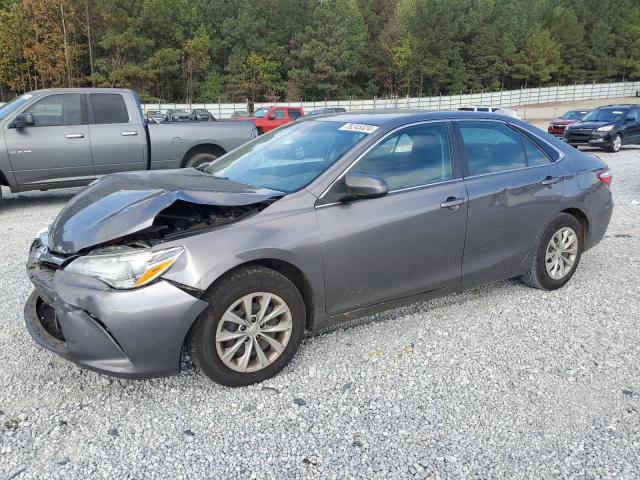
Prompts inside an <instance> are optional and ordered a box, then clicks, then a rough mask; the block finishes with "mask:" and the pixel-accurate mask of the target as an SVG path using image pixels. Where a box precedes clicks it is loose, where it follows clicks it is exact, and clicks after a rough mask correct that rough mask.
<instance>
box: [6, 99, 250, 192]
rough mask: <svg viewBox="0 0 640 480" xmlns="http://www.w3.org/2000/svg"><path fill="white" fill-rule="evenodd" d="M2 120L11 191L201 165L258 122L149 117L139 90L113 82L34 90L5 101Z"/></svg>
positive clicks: (239, 141) (247, 137) (242, 140)
mask: <svg viewBox="0 0 640 480" xmlns="http://www.w3.org/2000/svg"><path fill="white" fill-rule="evenodd" d="M0 126H1V133H0V135H1V138H0V143H1V144H0V185H6V186H8V187H9V188H10V189H11V191H12V192H21V191H25V190H47V189H51V188H64V187H75V186H81V185H86V184H88V183H90V182H91V181H93V179H95V178H96V177H99V176H101V175H105V174H108V173H114V172H124V171H131V170H158V169H166V168H182V167H196V166H198V165H200V164H202V163H205V162H210V161H212V160H214V159H215V158H217V157H218V156H220V155H223V154H224V153H226V152H228V151H229V150H232V149H234V148H236V147H238V146H240V145H242V144H243V143H245V142H247V141H248V140H250V139H252V138H254V137H255V136H256V135H257V130H256V127H255V124H254V123H253V122H215V123H214V122H211V123H209V122H207V123H204V122H200V123H163V124H155V123H151V124H147V122H146V120H145V117H144V114H143V113H142V108H141V107H140V102H139V101H138V97H137V95H136V93H135V92H134V91H132V90H126V89H114V88H77V89H76V88H61V89H50V90H37V91H33V92H30V93H27V94H25V95H22V96H20V97H17V98H15V99H13V100H12V101H10V102H9V103H7V104H5V105H3V106H2V107H0ZM0 195H1V193H0Z"/></svg>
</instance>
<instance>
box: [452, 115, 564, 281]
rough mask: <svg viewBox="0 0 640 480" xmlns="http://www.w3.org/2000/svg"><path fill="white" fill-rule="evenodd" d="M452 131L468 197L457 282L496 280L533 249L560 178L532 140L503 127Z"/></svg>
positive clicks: (465, 124)
mask: <svg viewBox="0 0 640 480" xmlns="http://www.w3.org/2000/svg"><path fill="white" fill-rule="evenodd" d="M454 125H455V126H456V130H457V133H458V135H459V138H460V141H461V144H462V145H463V147H464V158H465V162H464V165H463V168H464V177H465V183H466V186H467V191H468V194H469V212H468V213H469V218H468V221H467V235H466V240H465V252H464V260H463V262H462V281H463V282H470V281H476V280H482V279H490V278H496V277H500V276H502V275H504V274H508V272H510V271H512V270H514V269H516V268H517V267H519V266H520V264H521V263H522V262H523V261H524V259H525V258H526V256H527V254H528V253H529V251H530V250H531V248H532V247H533V245H535V242H536V240H537V238H538V235H539V234H540V232H541V231H542V228H543V227H544V225H545V224H546V223H547V222H548V221H549V220H550V218H551V216H552V215H553V214H554V212H555V210H556V207H557V204H558V202H559V201H560V200H561V198H562V189H563V181H564V177H563V174H562V172H561V168H560V167H559V165H558V164H557V163H555V162H554V161H552V158H551V157H550V156H549V155H548V154H547V153H546V152H545V151H544V150H543V149H542V148H541V147H540V146H539V145H538V144H537V143H536V141H534V140H533V138H534V137H533V136H529V135H526V134H524V133H523V132H522V131H520V130H519V129H515V128H512V127H511V126H509V125H508V124H507V123H504V122H498V121H486V120H482V121H456V122H454ZM538 141H539V140H538Z"/></svg>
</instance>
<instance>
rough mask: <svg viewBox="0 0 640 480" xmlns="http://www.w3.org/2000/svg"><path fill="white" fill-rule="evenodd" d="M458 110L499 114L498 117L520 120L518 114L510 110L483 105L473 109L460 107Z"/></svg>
mask: <svg viewBox="0 0 640 480" xmlns="http://www.w3.org/2000/svg"><path fill="white" fill-rule="evenodd" d="M458 110H461V111H464V112H484V113H500V115H506V116H508V117H513V118H520V117H518V112H516V111H515V110H513V109H512V108H506V107H489V106H485V105H478V106H475V107H460V108H458Z"/></svg>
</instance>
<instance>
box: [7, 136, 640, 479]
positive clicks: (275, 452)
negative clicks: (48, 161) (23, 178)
mask: <svg viewBox="0 0 640 480" xmlns="http://www.w3.org/2000/svg"><path fill="white" fill-rule="evenodd" d="M598 154H599V155H601V156H602V158H604V159H605V160H606V161H607V162H609V164H610V166H611V167H612V168H613V169H614V171H615V177H614V187H613V190H614V195H615V203H616V209H615V212H614V216H613V219H612V223H611V225H610V227H609V231H608V233H607V236H606V238H605V239H604V240H603V241H602V243H601V244H600V245H598V246H597V247H595V248H594V249H593V250H591V251H590V252H588V253H587V254H586V255H585V256H584V257H583V259H582V262H581V264H580V266H579V268H578V271H577V273H576V275H575V276H574V278H573V279H572V281H571V282H570V283H569V284H568V286H566V287H565V288H563V289H561V290H559V291H555V292H542V291H538V290H533V289H530V288H528V287H526V286H524V285H522V284H520V283H519V282H517V281H515V280H510V281H504V282H498V283H493V284H489V285H486V286H483V287H481V288H477V289H474V290H470V291H467V292H464V293H460V294H456V295H450V296H447V297H444V298H441V299H437V300H433V301H428V302H424V303H421V304H418V305H415V306H412V307H407V308H403V309H397V310H393V311H391V312H387V313H385V314H382V315H378V316H376V317H370V318H368V319H365V321H362V320H361V321H358V322H354V323H352V324H349V325H347V326H346V327H344V328H341V329H338V330H334V331H332V332H327V333H322V334H317V335H314V336H309V337H307V338H306V339H305V341H304V343H303V345H302V346H301V349H300V351H299V352H298V355H297V356H296V357H295V359H294V360H293V362H292V364H291V365H290V366H289V367H287V368H286V369H285V371H284V372H283V373H282V374H280V375H279V376H277V377H276V378H274V379H272V380H271V381H268V382H266V383H264V384H262V385H254V386H252V387H249V388H243V389H228V388H224V387H221V386H218V385H215V384H213V383H211V382H209V381H208V380H207V379H205V378H204V377H202V376H200V375H199V374H197V373H194V372H193V371H187V372H183V373H182V374H181V375H179V376H177V377H172V378H166V379H159V380H150V381H124V380H114V379H111V378H108V377H105V376H101V375H98V374H95V373H91V372H88V371H84V370H81V369H79V368H78V367H76V366H74V365H72V364H70V363H68V362H66V361H64V360H62V359H60V358H58V357H57V356H55V355H53V354H51V353H49V352H47V351H45V350H43V349H41V348H39V347H37V346H36V345H35V344H34V342H33V341H31V339H30V338H29V335H28V334H27V332H26V330H25V328H24V325H23V319H22V306H23V304H24V301H25V300H26V298H27V296H28V294H29V293H30V291H31V287H30V285H29V282H28V281H27V278H26V275H25V272H24V265H23V264H24V261H25V258H26V252H27V248H28V246H29V243H30V241H31V239H32V237H33V236H34V234H35V233H36V232H37V231H38V230H39V229H40V227H42V226H43V225H46V224H47V223H49V222H50V221H51V220H52V219H53V217H54V215H55V214H56V212H57V211H58V210H59V209H60V208H61V207H62V205H63V204H64V202H65V201H67V200H68V199H69V198H70V197H71V195H72V194H73V191H58V192H36V193H29V194H20V195H10V194H8V193H7V192H5V198H3V199H2V200H0V225H2V228H1V230H0V236H1V242H0V258H2V259H3V260H4V261H5V263H4V264H3V266H2V273H3V274H2V276H1V277H0V291H2V292H3V294H4V298H3V301H2V302H1V303H0V362H1V363H2V367H0V479H13V478H38V479H42V478H64V479H76V478H78V479H84V478H123V479H126V478H174V479H180V478H198V477H209V478H244V477H247V478H355V477H360V478H363V477H364V478H398V477H402V478H407V477H409V476H412V475H413V476H415V477H417V478H442V477H450V478H483V479H484V478H497V477H502V478H536V479H537V478H576V477H581V478H582V477H584V478H629V479H632V478H634V479H635V478H638V477H640V333H639V329H638V320H640V306H639V305H640V286H639V284H638V274H639V273H640V268H639V267H640V181H639V179H640V148H625V149H624V150H623V151H622V152H621V153H619V154H615V155H613V154H607V153H600V152H598Z"/></svg>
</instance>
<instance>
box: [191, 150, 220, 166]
mask: <svg viewBox="0 0 640 480" xmlns="http://www.w3.org/2000/svg"><path fill="white" fill-rule="evenodd" d="M217 158H218V157H216V156H215V155H214V154H213V153H208V152H203V153H196V154H195V155H192V156H191V157H189V159H188V160H187V161H186V162H184V167H185V168H197V167H199V166H200V165H202V164H204V163H211V162H213V161H214V160H215V159H217Z"/></svg>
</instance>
